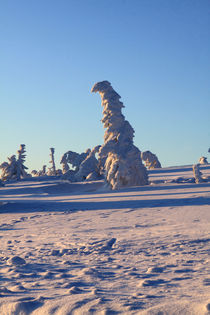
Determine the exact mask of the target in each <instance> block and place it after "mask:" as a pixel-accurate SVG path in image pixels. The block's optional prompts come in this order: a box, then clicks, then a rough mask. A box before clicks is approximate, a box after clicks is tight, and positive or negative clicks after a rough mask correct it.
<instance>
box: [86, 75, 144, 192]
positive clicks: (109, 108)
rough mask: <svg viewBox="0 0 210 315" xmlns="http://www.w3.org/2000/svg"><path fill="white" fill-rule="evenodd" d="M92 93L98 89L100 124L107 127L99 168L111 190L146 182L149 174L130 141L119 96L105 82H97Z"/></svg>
mask: <svg viewBox="0 0 210 315" xmlns="http://www.w3.org/2000/svg"><path fill="white" fill-rule="evenodd" d="M91 91H92V92H99V94H100V96H101V100H102V106H103V119H102V123H103V124H104V128H105V129H106V131H105V134H104V145H102V147H101V148H100V150H99V153H98V160H99V167H100V170H101V171H102V172H103V170H104V169H105V178H106V181H107V182H108V183H109V185H110V186H111V188H112V189H116V188H120V187H124V186H134V185H135V186H136V185H146V184H148V175H147V170H146V168H145V166H144V165H143V164H142V161H141V152H140V151H139V149H138V148H137V147H135V146H134V144H133V137H134V130H133V128H132V127H131V125H130V124H129V122H128V121H127V120H125V117H124V116H123V114H122V112H121V110H122V108H123V107H124V105H123V103H122V102H120V100H119V99H120V95H119V94H117V93H116V92H115V90H114V89H113V88H112V86H111V84H110V83H109V82H108V81H102V82H98V83H96V84H95V85H94V86H93V88H92V90H91Z"/></svg>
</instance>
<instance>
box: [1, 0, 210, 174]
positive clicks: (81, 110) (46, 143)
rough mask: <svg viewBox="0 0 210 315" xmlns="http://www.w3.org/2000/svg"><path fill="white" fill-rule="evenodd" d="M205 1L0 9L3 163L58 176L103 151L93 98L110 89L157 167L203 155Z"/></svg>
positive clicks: (42, 0)
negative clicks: (79, 158) (20, 156)
mask: <svg viewBox="0 0 210 315" xmlns="http://www.w3.org/2000/svg"><path fill="white" fill-rule="evenodd" d="M209 13H210V1H209V0H197V1H195V0H179V1H178V0H173V1H172V0H171V1H170V0H56V1H55V0H31V1H28V0H25V1H23V0H18V1H17V0H10V1H6V0H5V1H1V2H0V35H1V36H0V104H1V105H0V106H1V123H0V134H1V152H0V162H3V161H5V160H6V158H7V156H10V155H12V154H15V153H16V151H17V149H18V147H19V144H21V143H24V144H25V145H26V150H27V160H26V163H25V164H26V166H28V167H29V168H30V169H41V168H42V165H43V164H47V165H48V166H49V163H48V162H49V153H50V152H49V148H50V147H54V148H55V156H56V163H57V167H60V166H59V164H58V163H59V160H60V157H61V155H62V154H63V153H65V152H66V151H68V150H73V151H77V152H82V151H84V150H85V149H87V148H88V147H94V146H95V145H97V144H102V143H103V134H104V130H103V126H102V123H101V122H100V119H101V118H102V107H101V105H100V104H101V100H100V96H99V95H97V94H91V92H90V90H91V87H92V86H93V84H94V83H96V82H98V81H102V80H108V81H110V82H111V84H112V86H113V87H114V89H115V90H116V91H117V92H118V93H119V94H120V95H121V97H122V98H121V100H122V102H123V103H124V105H125V109H124V110H123V114H124V115H125V117H126V119H127V120H128V121H129V122H130V123H131V125H132V126H133V128H134V129H135V139H134V142H135V144H136V146H138V147H139V149H140V150H142V151H144V150H151V151H152V152H154V153H155V154H157V156H158V157H159V160H160V161H161V163H162V165H163V166H173V165H184V164H191V163H196V162H197V161H198V159H199V157H200V156H202V155H204V156H207V157H208V159H209V160H210V156H209V154H208V153H207V151H208V148H209V147H210V67H209V60H210V15H209Z"/></svg>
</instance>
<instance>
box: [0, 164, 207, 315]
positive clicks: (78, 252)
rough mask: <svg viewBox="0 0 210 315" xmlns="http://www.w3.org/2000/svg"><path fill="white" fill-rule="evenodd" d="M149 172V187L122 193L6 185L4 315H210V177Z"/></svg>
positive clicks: (50, 182) (55, 183)
mask: <svg viewBox="0 0 210 315" xmlns="http://www.w3.org/2000/svg"><path fill="white" fill-rule="evenodd" d="M200 170H201V172H202V173H203V175H204V176H206V177H207V176H209V175H210V165H202V166H200ZM148 173H149V180H150V183H151V184H150V185H146V186H136V187H129V188H123V189H119V190H117V191H113V190H109V189H108V188H107V187H105V186H104V182H103V181H102V180H101V181H92V182H77V183H69V182H68V181H65V180H60V179H58V177H53V176H52V177H33V178H27V179H22V180H21V181H18V182H15V181H10V182H6V183H5V186H3V187H1V188H0V217H1V221H0V239H1V247H0V280H1V282H0V314H1V315H9V314H13V315H17V314H21V315H25V314H33V315H36V314H38V315H39V314H46V315H47V314H55V315H59V314H60V315H67V314H147V315H149V314H156V315H157V314H159V315H160V314H169V315H176V314H177V315H178V314H192V315H193V314H194V315H198V314H199V315H202V314H206V315H207V314H209V312H210V296H209V293H210V290H209V288H210V275H209V244H210V224H209V222H210V211H209V210H210V182H203V183H199V184H195V183H190V182H185V183H177V182H175V181H174V182H172V181H173V180H176V179H177V178H183V179H188V178H192V177H193V171H192V165H188V166H180V167H173V168H162V169H155V170H150V171H149V172H148Z"/></svg>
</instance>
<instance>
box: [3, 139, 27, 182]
mask: <svg viewBox="0 0 210 315" xmlns="http://www.w3.org/2000/svg"><path fill="white" fill-rule="evenodd" d="M25 152H26V151H25V144H21V145H20V149H19V150H18V151H17V153H18V158H17V159H16V156H15V155H12V156H11V157H8V161H9V162H3V163H2V164H1V165H0V169H1V170H2V175H1V178H2V179H3V180H10V179H15V180H20V179H22V178H25V177H28V176H30V175H29V174H27V172H26V170H27V169H28V168H27V167H26V166H25V165H24V162H25V157H26V155H25Z"/></svg>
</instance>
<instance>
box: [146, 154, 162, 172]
mask: <svg viewBox="0 0 210 315" xmlns="http://www.w3.org/2000/svg"><path fill="white" fill-rule="evenodd" d="M141 158H142V160H143V161H144V162H145V166H146V167H147V168H148V169H154V168H161V167H162V166H161V164H160V162H159V160H158V158H157V156H156V155H155V154H154V153H152V152H150V151H144V152H142V153H141Z"/></svg>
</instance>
